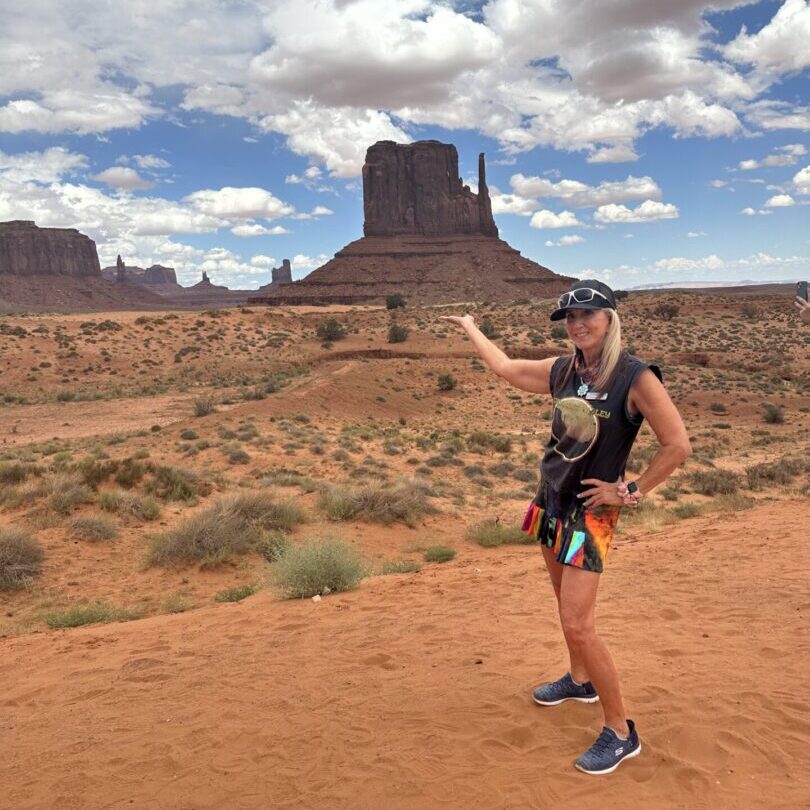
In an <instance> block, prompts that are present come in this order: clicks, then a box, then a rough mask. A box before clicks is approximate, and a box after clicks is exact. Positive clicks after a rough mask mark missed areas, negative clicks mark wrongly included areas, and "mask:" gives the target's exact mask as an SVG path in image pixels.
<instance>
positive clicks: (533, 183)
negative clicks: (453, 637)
mask: <svg viewBox="0 0 810 810" xmlns="http://www.w3.org/2000/svg"><path fill="white" fill-rule="evenodd" d="M510 183H511V185H512V189H513V191H514V192H515V194H517V195H519V196H520V197H522V198H524V199H533V200H536V199H539V198H552V199H558V200H561V201H562V202H563V203H565V204H566V205H572V206H574V207H575V208H589V207H593V206H597V205H605V204H607V203H615V202H626V201H628V200H657V199H660V198H661V189H660V188H659V187H658V184H657V183H656V182H655V180H653V179H652V177H633V176H632V175H629V176H628V177H627V179H625V180H619V181H606V182H603V183H600V184H599V185H598V186H589V185H587V184H586V183H583V182H581V181H579V180H560V181H559V182H557V183H555V182H553V181H551V180H548V179H547V178H545V177H526V176H524V175H523V174H515V175H512V178H511V180H510Z"/></svg>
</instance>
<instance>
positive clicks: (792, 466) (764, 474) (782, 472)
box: [745, 458, 808, 489]
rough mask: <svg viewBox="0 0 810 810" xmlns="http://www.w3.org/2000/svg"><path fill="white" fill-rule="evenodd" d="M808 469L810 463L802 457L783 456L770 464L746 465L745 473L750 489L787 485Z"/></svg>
mask: <svg viewBox="0 0 810 810" xmlns="http://www.w3.org/2000/svg"><path fill="white" fill-rule="evenodd" d="M807 469H808V463H807V462H806V461H804V460H803V459H800V458H781V459H779V461H774V462H772V463H770V464H768V463H763V464H754V465H753V466H752V467H746V469H745V475H746V478H747V479H748V488H749V489H762V488H763V487H766V486H786V485H787V484H790V483H791V482H792V481H793V479H794V478H795V477H796V476H797V475H799V474H800V473H802V472H805V471H806V470H807Z"/></svg>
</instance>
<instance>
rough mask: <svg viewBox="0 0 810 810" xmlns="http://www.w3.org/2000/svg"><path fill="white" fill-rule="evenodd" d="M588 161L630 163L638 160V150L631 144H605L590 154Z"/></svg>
mask: <svg viewBox="0 0 810 810" xmlns="http://www.w3.org/2000/svg"><path fill="white" fill-rule="evenodd" d="M587 160H588V163H629V162H631V161H634V160H638V155H637V154H636V150H635V149H633V147H632V145H630V144H620V145H616V146H604V147H602V148H601V149H596V150H594V151H593V152H591V154H590V155H588V158H587Z"/></svg>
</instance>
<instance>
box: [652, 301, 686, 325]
mask: <svg viewBox="0 0 810 810" xmlns="http://www.w3.org/2000/svg"><path fill="white" fill-rule="evenodd" d="M680 311H681V308H680V307H679V306H678V305H677V304H672V303H669V302H667V301H662V302H661V303H660V304H658V306H656V307H655V308H654V309H653V315H655V316H657V317H658V318H660V319H661V320H662V321H671V320H672V319H673V318H674V317H675V316H676V315H677V314H678V313H679V312H680Z"/></svg>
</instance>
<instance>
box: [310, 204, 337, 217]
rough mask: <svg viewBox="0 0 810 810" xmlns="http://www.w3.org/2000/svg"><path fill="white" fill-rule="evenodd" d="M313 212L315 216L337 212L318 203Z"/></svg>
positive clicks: (326, 215)
mask: <svg viewBox="0 0 810 810" xmlns="http://www.w3.org/2000/svg"><path fill="white" fill-rule="evenodd" d="M311 213H312V216H313V217H328V216H331V215H332V214H334V213H335V212H334V211H333V210H332V209H331V208H327V207H326V206H325V205H316V206H315V207H314V208H313V209H312V212H311Z"/></svg>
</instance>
